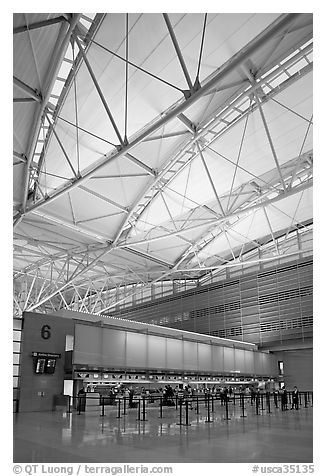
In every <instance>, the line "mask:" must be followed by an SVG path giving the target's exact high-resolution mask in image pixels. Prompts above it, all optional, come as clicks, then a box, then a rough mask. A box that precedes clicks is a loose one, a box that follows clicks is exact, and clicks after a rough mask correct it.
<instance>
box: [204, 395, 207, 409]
mask: <svg viewBox="0 0 326 476" xmlns="http://www.w3.org/2000/svg"><path fill="white" fill-rule="evenodd" d="M204 400H205V408H207V393H205V394H204Z"/></svg>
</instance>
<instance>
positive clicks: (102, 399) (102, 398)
mask: <svg viewBox="0 0 326 476" xmlns="http://www.w3.org/2000/svg"><path fill="white" fill-rule="evenodd" d="M100 405H101V415H100V416H101V417H104V416H105V415H104V397H103V396H102V395H101V396H100Z"/></svg>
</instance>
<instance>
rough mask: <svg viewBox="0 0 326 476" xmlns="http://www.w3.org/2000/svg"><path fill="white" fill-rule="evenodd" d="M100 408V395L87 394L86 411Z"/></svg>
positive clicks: (95, 393)
mask: <svg viewBox="0 0 326 476" xmlns="http://www.w3.org/2000/svg"><path fill="white" fill-rule="evenodd" d="M99 406H100V394H99V393H98V392H87V393H86V411H87V412H88V411H95V410H97V411H98V409H99Z"/></svg>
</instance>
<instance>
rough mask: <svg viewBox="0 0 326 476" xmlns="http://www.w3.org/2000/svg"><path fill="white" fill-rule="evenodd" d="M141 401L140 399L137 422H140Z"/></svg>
mask: <svg viewBox="0 0 326 476" xmlns="http://www.w3.org/2000/svg"><path fill="white" fill-rule="evenodd" d="M140 405H141V404H140V399H138V417H137V420H139V421H140Z"/></svg>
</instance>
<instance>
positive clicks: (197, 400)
mask: <svg viewBox="0 0 326 476" xmlns="http://www.w3.org/2000/svg"><path fill="white" fill-rule="evenodd" d="M196 413H197V415H199V397H198V395H197V397H196Z"/></svg>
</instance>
